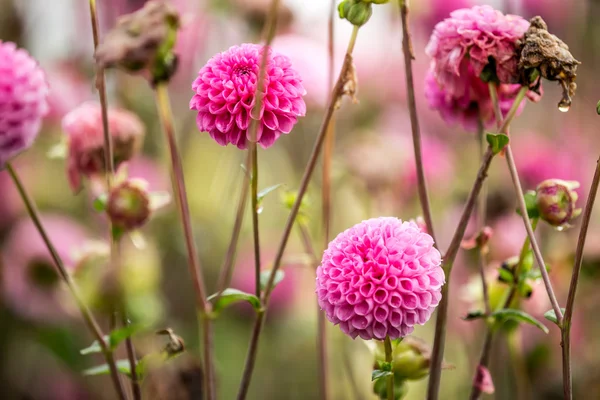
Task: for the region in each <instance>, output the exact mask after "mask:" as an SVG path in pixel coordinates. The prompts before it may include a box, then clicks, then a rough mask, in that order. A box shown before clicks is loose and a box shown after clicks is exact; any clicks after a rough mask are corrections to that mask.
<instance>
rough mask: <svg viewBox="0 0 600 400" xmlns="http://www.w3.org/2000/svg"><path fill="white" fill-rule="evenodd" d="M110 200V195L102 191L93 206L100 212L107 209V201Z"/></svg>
mask: <svg viewBox="0 0 600 400" xmlns="http://www.w3.org/2000/svg"><path fill="white" fill-rule="evenodd" d="M107 201H108V195H107V194H106V193H102V194H101V195H100V196H98V197H96V198H95V199H94V203H93V207H94V210H96V211H98V212H104V211H106V202H107Z"/></svg>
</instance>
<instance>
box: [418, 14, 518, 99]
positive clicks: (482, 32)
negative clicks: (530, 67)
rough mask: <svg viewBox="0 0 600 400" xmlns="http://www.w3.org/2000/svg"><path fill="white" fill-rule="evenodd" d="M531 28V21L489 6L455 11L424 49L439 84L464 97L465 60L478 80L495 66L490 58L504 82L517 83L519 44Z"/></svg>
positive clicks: (439, 27) (501, 80)
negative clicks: (463, 67)
mask: <svg viewBox="0 0 600 400" xmlns="http://www.w3.org/2000/svg"><path fill="white" fill-rule="evenodd" d="M528 27H529V22H527V21H526V20H525V19H523V18H522V17H519V16H516V15H504V14H502V13H501V12H500V11H497V10H494V9H493V8H492V7H490V6H487V5H485V6H475V7H472V8H464V9H460V10H456V11H453V12H452V13H451V14H450V17H449V18H447V19H445V20H444V21H442V22H440V23H438V24H437V25H436V26H435V29H434V31H433V33H432V35H431V38H430V40H429V44H428V45H427V48H426V50H425V51H426V52H427V54H428V55H429V56H430V57H431V58H432V59H433V60H434V74H435V77H436V79H437V81H438V83H439V84H440V85H441V86H442V87H443V88H444V89H446V90H447V91H449V92H450V93H452V94H453V95H456V96H462V95H464V92H465V91H464V89H463V87H464V80H461V79H460V76H461V74H462V71H461V69H462V63H463V61H464V60H467V62H468V63H469V64H470V66H472V67H473V73H474V75H475V76H476V77H479V76H481V74H482V72H483V70H484V68H485V67H486V66H490V67H491V66H492V65H489V64H490V61H489V59H490V58H492V59H493V60H494V66H495V70H494V71H493V72H494V73H495V75H496V76H497V77H498V79H499V80H500V82H501V83H518V77H519V74H518V72H517V64H518V58H519V55H518V53H517V50H516V41H517V40H518V39H520V38H521V37H522V36H523V35H524V33H525V31H526V30H527V28H528Z"/></svg>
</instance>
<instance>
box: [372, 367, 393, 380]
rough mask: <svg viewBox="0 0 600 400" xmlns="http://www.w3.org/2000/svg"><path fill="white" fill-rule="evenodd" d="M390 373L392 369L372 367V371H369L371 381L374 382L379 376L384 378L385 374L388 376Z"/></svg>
mask: <svg viewBox="0 0 600 400" xmlns="http://www.w3.org/2000/svg"><path fill="white" fill-rule="evenodd" d="M392 374H393V372H392V371H384V370H381V369H374V370H373V372H371V382H374V381H376V380H378V379H381V378H385V377H386V376H390V375H392Z"/></svg>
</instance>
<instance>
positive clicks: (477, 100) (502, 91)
mask: <svg viewBox="0 0 600 400" xmlns="http://www.w3.org/2000/svg"><path fill="white" fill-rule="evenodd" d="M463 67H464V68H466V69H467V70H465V71H463V73H462V74H461V76H460V77H459V78H458V79H461V80H463V81H464V83H463V85H462V86H463V88H464V92H463V93H462V94H461V95H456V94H452V92H451V91H449V90H446V89H445V88H443V87H442V86H440V84H439V83H438V81H437V80H436V78H435V73H434V69H433V68H431V69H430V70H429V71H428V72H427V75H426V77H425V98H426V99H427V102H428V104H429V107H430V108H431V109H433V110H437V111H438V112H439V113H440V115H441V116H442V119H443V120H444V121H446V122H447V123H448V124H451V125H453V124H457V123H460V124H461V125H462V126H463V127H464V128H465V129H466V130H468V131H476V130H477V125H478V120H479V118H481V120H482V122H483V125H484V126H485V127H486V128H491V127H493V126H495V125H496V123H497V122H496V117H495V112H494V105H493V104H492V101H491V98H490V90H489V88H488V85H487V84H486V83H485V82H484V81H482V80H481V79H479V77H478V76H476V75H474V72H473V68H472V67H471V66H469V65H467V64H463ZM519 89H520V85H513V84H500V85H498V103H499V105H500V111H501V112H502V116H506V115H507V114H508V111H509V110H510V108H511V107H512V105H513V102H514V100H515V97H516V96H517V93H518V92H519ZM527 97H528V98H529V99H530V100H532V101H537V100H539V96H537V95H536V94H535V93H533V92H532V91H529V92H528V93H527ZM524 107H525V100H523V101H522V102H521V104H520V105H519V108H518V109H517V114H516V115H519V114H520V113H521V112H522V111H523V108H524Z"/></svg>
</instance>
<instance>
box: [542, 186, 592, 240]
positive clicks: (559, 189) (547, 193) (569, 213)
mask: <svg viewBox="0 0 600 400" xmlns="http://www.w3.org/2000/svg"><path fill="white" fill-rule="evenodd" d="M578 187H579V183H578V182H575V181H563V180H560V179H548V180H545V181H543V182H542V183H540V184H539V185H538V187H537V189H536V205H537V207H538V210H539V213H540V217H541V218H542V219H543V220H544V221H546V222H547V223H549V224H550V225H552V226H555V227H557V228H559V229H564V228H565V227H568V225H569V222H570V221H571V220H573V219H574V218H576V217H578V216H579V214H581V209H580V208H576V203H577V198H578V195H577V192H575V190H574V189H577V188H578Z"/></svg>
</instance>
